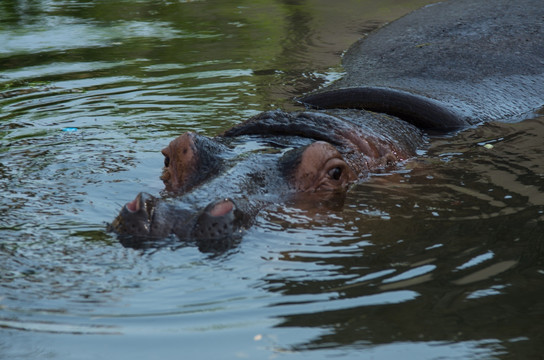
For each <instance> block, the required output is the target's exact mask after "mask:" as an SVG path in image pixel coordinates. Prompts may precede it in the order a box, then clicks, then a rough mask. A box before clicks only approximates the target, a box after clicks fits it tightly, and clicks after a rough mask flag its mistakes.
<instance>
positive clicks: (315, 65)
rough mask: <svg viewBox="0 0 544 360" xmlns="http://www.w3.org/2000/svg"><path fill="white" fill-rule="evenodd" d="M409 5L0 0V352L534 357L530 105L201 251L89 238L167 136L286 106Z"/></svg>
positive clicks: (538, 167) (148, 175) (538, 144)
mask: <svg viewBox="0 0 544 360" xmlns="http://www.w3.org/2000/svg"><path fill="white" fill-rule="evenodd" d="M428 2H429V1H423V0H421V1H400V0H389V1H380V2H372V1H355V0H341V1H335V2H334V5H331V4H332V3H331V2H330V1H325V0H308V1H272V0H267V1H264V0H263V1H218V0H207V1H204V0H203V1H187V2H184V1H156V0H140V1H128V0H127V1H122V0H115V1H106V0H103V1H100V0H92V1H90V0H89V1H69V0H33V1H32V0H28V1H15V0H7V1H2V3H0V44H1V45H0V193H1V194H2V195H1V197H0V215H1V216H0V358H6V359H8V358H9V359H36V358H51V359H97V358H118V359H124V358H127V359H128V358H130V359H153V358H161V359H171V358H187V359H210V358H224V359H238V358H242V359H243V358H259V359H267V358H309V359H310V358H311V359H321V358H330V357H338V358H350V359H351V358H377V359H378V358H379V359H398V358H399V357H402V358H404V359H518V358H526V359H534V358H539V357H541V356H542V355H541V354H542V352H543V351H544V346H543V345H542V344H544V335H543V334H544V326H543V325H542V319H543V318H544V317H543V316H544V306H543V302H542V297H543V295H544V291H543V288H542V283H543V280H544V247H543V241H544V235H543V230H544V226H543V220H544V160H542V159H543V153H544V145H543V144H542V138H543V137H544V117H542V116H536V115H535V118H534V119H530V120H526V121H524V122H521V123H513V124H501V123H489V124H486V125H484V126H481V127H479V128H474V129H469V130H467V131H464V132H461V133H459V134H456V135H452V136H449V137H445V138H434V139H431V145H430V148H429V149H427V150H426V151H425V152H424V153H422V154H421V156H420V157H418V158H417V159H415V160H414V161H412V162H410V163H408V164H407V165H406V166H405V167H403V168H401V169H399V170H398V171H396V172H394V173H387V174H375V175H374V176H372V178H371V179H370V180H369V181H368V182H365V183H362V184H359V185H356V186H354V188H353V189H351V191H350V192H349V193H348V194H347V196H346V198H345V199H339V200H338V201H333V202H326V203H317V204H316V203H312V202H311V201H310V202H308V203H305V202H303V201H301V202H298V203H293V204H280V205H277V206H274V207H271V208H268V209H266V210H265V211H263V212H261V213H260V215H259V217H258V219H257V224H256V226H254V227H253V228H251V229H250V230H248V232H247V234H246V235H245V236H244V238H243V240H242V242H241V243H240V245H239V246H238V247H236V248H235V249H233V250H231V251H229V252H228V253H226V254H223V255H221V256H217V257H210V256H209V255H207V254H202V253H200V252H199V251H198V249H197V248H196V247H195V246H192V245H185V244H176V243H168V244H166V245H165V246H163V247H159V248H157V249H152V250H147V251H143V250H134V249H127V248H124V247H122V246H121V245H120V244H119V242H118V241H117V239H116V238H115V236H112V235H111V234H108V233H106V232H105V224H106V223H107V222H109V221H111V220H112V219H113V217H114V216H115V215H116V213H117V212H118V211H119V209H120V208H121V206H122V204H124V203H125V202H127V201H129V200H131V199H132V198H134V196H135V195H136V194H137V193H138V192H140V191H146V192H149V193H152V194H158V193H159V191H160V190H161V189H162V183H161V181H160V180H159V174H160V171H161V166H162V163H163V159H162V155H161V154H160V150H161V149H162V148H163V147H164V146H165V145H166V144H168V142H169V141H170V140H171V139H173V138H174V137H176V136H178V135H179V134H181V133H183V132H184V131H189V130H191V131H198V132H199V133H202V134H205V135H215V134H217V133H218V132H220V131H221V130H224V129H226V128H228V127H230V126H232V125H234V124H237V123H239V122H241V121H243V120H244V119H246V118H248V117H249V116H251V115H254V114H256V113H258V112H260V111H263V110H268V109H273V108H277V107H281V108H283V109H287V110H294V109H298V108H297V107H296V105H295V104H293V102H292V98H293V97H294V96H298V95H301V94H303V93H305V92H307V91H310V90H312V89H316V88H318V87H319V86H323V85H324V84H326V83H328V82H330V81H333V80H334V79H336V78H338V77H340V76H341V75H342V68H341V67H340V66H339V64H340V56H341V54H342V52H343V51H344V50H345V49H347V47H348V46H349V45H350V44H351V43H353V42H354V41H356V40H357V39H358V38H360V37H361V36H364V34H365V33H368V32H369V31H371V30H372V29H374V28H376V27H377V26H379V25H380V24H383V23H385V22H387V21H391V20H393V19H395V18H397V17H399V16H402V15H403V14H405V13H407V12H409V11H410V10H412V9H415V8H417V7H419V6H422V5H425V4H426V3H428Z"/></svg>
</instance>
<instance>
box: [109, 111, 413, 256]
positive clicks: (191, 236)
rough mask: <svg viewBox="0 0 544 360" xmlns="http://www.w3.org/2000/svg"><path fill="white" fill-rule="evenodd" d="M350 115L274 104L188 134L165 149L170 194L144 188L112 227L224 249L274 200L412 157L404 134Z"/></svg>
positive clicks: (329, 187) (339, 185)
mask: <svg viewBox="0 0 544 360" xmlns="http://www.w3.org/2000/svg"><path fill="white" fill-rule="evenodd" d="M345 117H346V116H345V115H344V116H343V117H339V116H337V114H336V116H335V115H331V114H324V113H319V112H300V113H285V112H282V111H272V112H266V113H262V114H260V115H257V116H255V117H253V118H251V119H249V120H248V121H246V122H244V123H242V124H240V125H238V126H236V127H234V128H232V129H230V130H228V131H226V132H224V133H222V134H220V135H218V136H216V137H214V138H208V137H205V136H201V135H198V134H195V133H185V134H183V135H181V136H179V137H178V138H176V139H174V140H173V141H172V142H171V143H170V144H169V145H168V146H167V147H166V148H165V149H163V150H162V153H163V155H164V168H163V173H162V176H161V179H162V180H163V182H164V185H165V191H164V193H163V196H162V198H160V199H159V198H155V197H152V196H150V195H147V194H140V195H138V196H137V197H136V199H135V200H133V201H131V202H129V203H127V204H126V205H125V206H124V207H123V209H122V210H121V212H120V214H119V216H118V217H117V218H116V219H115V221H114V222H113V223H112V224H111V225H110V229H111V230H113V231H115V232H117V233H118V234H125V235H129V237H130V238H132V239H134V238H136V239H140V238H146V239H157V238H164V237H168V236H170V235H175V236H176V237H177V238H179V239H181V240H191V241H196V242H197V244H198V246H199V248H200V249H201V250H206V251H210V250H214V251H217V250H224V249H226V248H228V247H230V246H232V244H233V241H234V240H235V239H236V238H237V237H239V235H240V234H241V232H242V231H243V229H244V228H246V227H247V226H249V225H250V224H251V220H252V219H253V218H254V217H255V214H256V213H257V212H258V210H259V209H260V208H262V207H263V206H266V204H271V203H277V202H281V201H285V200H287V199H289V198H290V197H293V196H294V195H295V194H299V193H311V194H312V195H311V196H315V198H316V200H318V199H322V198H323V196H325V197H329V196H331V194H333V195H334V194H339V193H344V192H345V190H346V189H347V188H348V187H349V185H350V184H352V183H353V182H355V181H357V180H358V179H360V178H362V177H364V176H365V175H366V174H367V173H368V171H369V170H371V169H372V168H375V167H378V166H383V165H386V164H388V163H390V162H395V161H399V160H402V156H405V155H404V152H403V151H401V149H400V148H398V144H399V142H398V141H397V142H394V141H390V139H388V138H387V137H383V136H377V135H376V134H375V133H373V132H371V131H370V130H369V128H368V124H367V125H366V126H367V128H366V129H365V125H363V124H358V123H355V122H353V121H349V120H346V119H345ZM382 127H383V124H382Z"/></svg>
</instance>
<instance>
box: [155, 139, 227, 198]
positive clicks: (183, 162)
mask: <svg viewBox="0 0 544 360" xmlns="http://www.w3.org/2000/svg"><path fill="white" fill-rule="evenodd" d="M224 149H225V146H224V145H222V144H220V143H218V142H217V141H215V140H214V139H210V138H208V137H205V136H201V135H198V134H195V133H193V132H187V133H185V134H183V135H180V136H178V137H177V138H175V139H174V140H172V141H171V142H170V144H168V146H167V147H166V148H164V149H163V150H162V154H163V155H164V168H163V171H162V175H161V180H162V181H163V183H164V186H165V188H166V190H167V191H172V192H187V191H189V190H190V189H192V188H193V187H195V186H197V185H199V184H200V183H202V182H203V181H205V180H206V179H208V178H209V177H211V176H213V175H215V174H216V173H217V172H218V171H219V169H220V167H221V166H222V160H221V157H220V155H219V154H220V153H221V152H222V151H224Z"/></svg>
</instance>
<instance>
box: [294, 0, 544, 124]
mask: <svg viewBox="0 0 544 360" xmlns="http://www.w3.org/2000/svg"><path fill="white" fill-rule="evenodd" d="M343 65H344V68H345V70H346V75H345V76H344V77H343V78H342V79H340V80H339V81H337V82H335V83H333V84H332V85H330V86H329V87H327V88H325V89H322V90H321V91H318V92H317V93H314V94H310V95H308V96H305V97H303V98H301V99H299V100H300V101H301V102H302V103H305V104H307V105H309V106H313V107H319V108H338V107H339V108H346V107H352V108H353V107H356V108H365V109H367V110H372V111H379V112H385V113H389V114H391V115H395V116H399V117H401V118H403V119H404V120H407V121H409V122H411V123H413V124H415V125H416V126H419V127H421V128H426V129H443V130H449V129H454V128H462V127H466V126H470V125H473V124H478V123H480V122H483V121H489V120H502V121H516V120H521V119H523V118H524V117H527V116H528V115H529V116H530V115H532V114H533V112H534V111H535V110H537V109H538V108H540V107H541V106H542V105H543V104H544V3H543V2H542V0H519V1H510V0H450V1H446V2H443V3H439V4H434V5H429V6H427V7H424V8H422V9H420V10H417V11H415V12H413V13H411V14H408V15H407V16H405V17H403V18H401V19H399V20H397V21H395V22H393V23H391V24H389V25H386V26H384V27H382V28H380V29H378V30H377V31H375V32H374V33H371V34H370V35H369V36H368V37H367V38H365V39H363V40H360V41H359V42H357V43H355V44H354V45H353V46H352V47H351V48H350V49H349V50H348V52H347V53H346V54H345V56H344V58H343Z"/></svg>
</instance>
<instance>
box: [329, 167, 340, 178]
mask: <svg viewBox="0 0 544 360" xmlns="http://www.w3.org/2000/svg"><path fill="white" fill-rule="evenodd" d="M328 174H329V176H330V177H331V178H332V179H334V180H339V179H340V177H341V176H342V168H341V167H335V168H332V169H330V170H329V171H328Z"/></svg>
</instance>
